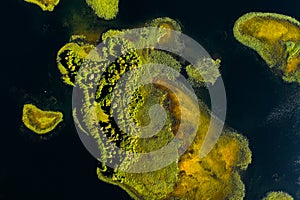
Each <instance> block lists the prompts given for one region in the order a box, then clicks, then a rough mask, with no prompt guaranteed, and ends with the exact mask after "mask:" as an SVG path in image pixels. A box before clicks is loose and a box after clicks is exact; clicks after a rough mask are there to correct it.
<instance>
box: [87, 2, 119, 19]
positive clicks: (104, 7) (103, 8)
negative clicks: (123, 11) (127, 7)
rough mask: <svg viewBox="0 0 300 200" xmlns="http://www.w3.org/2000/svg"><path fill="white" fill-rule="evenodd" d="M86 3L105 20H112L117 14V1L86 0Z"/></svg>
mask: <svg viewBox="0 0 300 200" xmlns="http://www.w3.org/2000/svg"><path fill="white" fill-rule="evenodd" d="M86 3H87V5H89V6H90V7H91V8H92V9H93V10H94V12H95V14H96V15H97V16H98V17H100V18H103V19H105V20H111V19H114V18H115V17H116V16H117V14H118V12H119V0H86Z"/></svg>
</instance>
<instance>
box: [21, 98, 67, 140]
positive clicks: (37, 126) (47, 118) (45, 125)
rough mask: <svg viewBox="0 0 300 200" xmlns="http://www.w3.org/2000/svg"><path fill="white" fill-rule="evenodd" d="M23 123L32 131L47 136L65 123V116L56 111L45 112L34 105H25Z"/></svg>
mask: <svg viewBox="0 0 300 200" xmlns="http://www.w3.org/2000/svg"><path fill="white" fill-rule="evenodd" d="M22 121H23V123H24V125H25V126H26V127H27V128H28V129H30V130H31V131H33V132H35V133H37V134H46V133H48V132H50V131H52V130H53V129H55V127H56V126H57V125H58V124H59V123H60V122H62V121H63V114H62V113H61V112H55V111H44V110H41V109H39V108H37V107H36V106H35V105H33V104H25V105H24V107H23V115H22Z"/></svg>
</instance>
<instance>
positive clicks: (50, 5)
mask: <svg viewBox="0 0 300 200" xmlns="http://www.w3.org/2000/svg"><path fill="white" fill-rule="evenodd" d="M24 1H26V2H28V3H32V4H36V5H38V6H39V7H40V8H41V9H42V10H43V11H53V10H54V7H55V6H56V5H57V4H58V3H59V1H60V0H24Z"/></svg>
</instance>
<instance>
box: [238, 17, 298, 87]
mask: <svg viewBox="0 0 300 200" xmlns="http://www.w3.org/2000/svg"><path fill="white" fill-rule="evenodd" d="M233 32H234V36H235V38H236V39H237V40H238V41H239V42H241V43H242V44H244V45H246V46H248V47H250V48H252V49H254V50H255V51H257V53H258V54H259V55H260V56H261V57H262V58H263V59H264V60H265V61H266V63H267V64H268V65H269V66H270V68H271V69H272V70H273V71H274V72H275V73H276V74H279V75H280V76H282V79H283V80H285V81H287V82H299V83H300V22H299V21H297V20H296V19H294V18H292V17H289V16H285V15H281V14H276V13H255V12H254V13H247V14H245V15H243V16H242V17H240V18H239V19H238V20H237V21H236V23H235V25H234V28H233Z"/></svg>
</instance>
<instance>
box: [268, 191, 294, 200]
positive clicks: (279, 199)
mask: <svg viewBox="0 0 300 200" xmlns="http://www.w3.org/2000/svg"><path fill="white" fill-rule="evenodd" d="M263 200H294V198H293V197H292V196H291V195H289V194H287V193H285V192H281V191H279V192H269V193H268V194H267V196H266V197H264V198H263Z"/></svg>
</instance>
